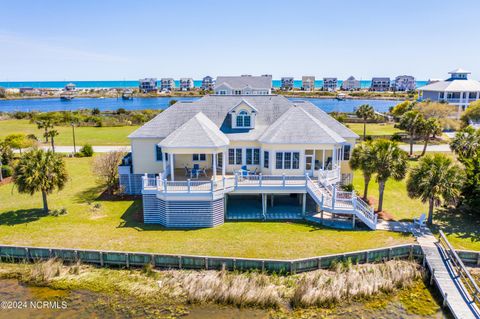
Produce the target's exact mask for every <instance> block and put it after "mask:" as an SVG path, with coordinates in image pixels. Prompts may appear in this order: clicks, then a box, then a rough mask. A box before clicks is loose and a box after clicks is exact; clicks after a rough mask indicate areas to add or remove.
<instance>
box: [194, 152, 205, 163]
mask: <svg viewBox="0 0 480 319" xmlns="http://www.w3.org/2000/svg"><path fill="white" fill-rule="evenodd" d="M192 159H193V161H194V162H198V161H201V162H204V161H206V160H207V155H205V154H193V155H192Z"/></svg>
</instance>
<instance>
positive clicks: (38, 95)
mask: <svg viewBox="0 0 480 319" xmlns="http://www.w3.org/2000/svg"><path fill="white" fill-rule="evenodd" d="M123 91H124V89H116V88H112V89H100V88H97V89H77V90H76V91H74V95H75V98H122V93H123ZM62 92H63V91H62V90H61V89H37V91H34V92H27V93H19V92H15V93H14V92H12V91H11V90H6V92H5V93H4V94H3V95H0V101H2V100H7V101H8V100H22V99H25V100H29V99H56V98H60V95H61V93H62ZM272 93H273V94H278V95H283V96H285V97H290V98H317V99H334V98H336V96H337V94H338V93H343V94H345V98H346V99H351V100H355V99H366V98H368V99H372V100H413V99H415V98H416V95H415V93H412V92H392V91H388V92H375V91H368V90H366V89H363V90H359V91H342V90H338V91H334V92H330V91H322V90H319V89H317V90H315V91H308V92H307V91H301V90H293V91H282V90H279V89H274V90H273V92H272ZM206 94H212V92H210V91H203V90H201V89H193V90H191V91H170V92H152V93H141V92H139V91H138V89H134V90H133V98H158V97H171V98H175V97H202V96H204V95H206Z"/></svg>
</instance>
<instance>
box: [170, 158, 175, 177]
mask: <svg viewBox="0 0 480 319" xmlns="http://www.w3.org/2000/svg"><path fill="white" fill-rule="evenodd" d="M169 159H170V180H171V181H172V182H173V181H174V180H175V174H174V170H175V154H173V153H171V154H170V158H169Z"/></svg>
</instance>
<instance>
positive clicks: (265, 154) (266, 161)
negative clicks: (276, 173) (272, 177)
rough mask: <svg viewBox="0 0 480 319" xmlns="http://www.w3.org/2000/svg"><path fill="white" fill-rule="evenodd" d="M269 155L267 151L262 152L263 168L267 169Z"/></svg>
mask: <svg viewBox="0 0 480 319" xmlns="http://www.w3.org/2000/svg"><path fill="white" fill-rule="evenodd" d="M269 157H270V154H269V153H268V152H267V151H264V152H263V167H265V168H268V166H269V163H270V158H269Z"/></svg>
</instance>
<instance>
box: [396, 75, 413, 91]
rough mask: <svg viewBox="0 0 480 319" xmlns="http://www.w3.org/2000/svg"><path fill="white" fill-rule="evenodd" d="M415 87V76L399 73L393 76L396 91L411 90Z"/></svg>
mask: <svg viewBox="0 0 480 319" xmlns="http://www.w3.org/2000/svg"><path fill="white" fill-rule="evenodd" d="M416 88H417V83H416V82H415V78H414V77H413V76H411V75H399V76H397V77H396V78H395V90H396V91H413V90H415V89H416Z"/></svg>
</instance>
